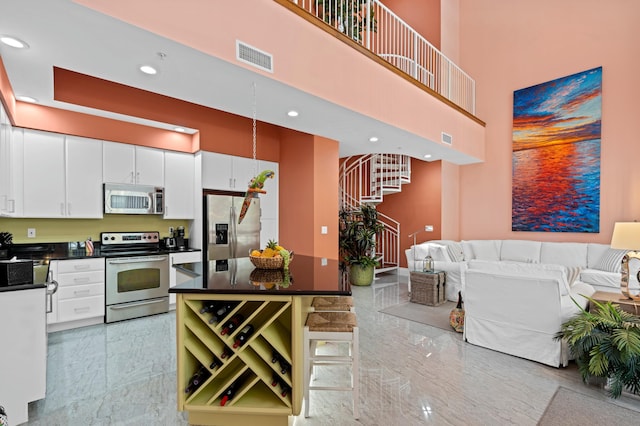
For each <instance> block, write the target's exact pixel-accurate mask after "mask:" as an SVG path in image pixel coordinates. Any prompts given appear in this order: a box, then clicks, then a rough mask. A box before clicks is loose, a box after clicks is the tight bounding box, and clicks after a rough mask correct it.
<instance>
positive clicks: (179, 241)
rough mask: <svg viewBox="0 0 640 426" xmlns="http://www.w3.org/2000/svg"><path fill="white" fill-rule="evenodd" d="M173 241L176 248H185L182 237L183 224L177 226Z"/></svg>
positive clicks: (185, 244)
mask: <svg viewBox="0 0 640 426" xmlns="http://www.w3.org/2000/svg"><path fill="white" fill-rule="evenodd" d="M175 242H176V246H177V247H178V250H186V248H187V242H186V241H185V239H184V226H178V232H177V236H176V239H175Z"/></svg>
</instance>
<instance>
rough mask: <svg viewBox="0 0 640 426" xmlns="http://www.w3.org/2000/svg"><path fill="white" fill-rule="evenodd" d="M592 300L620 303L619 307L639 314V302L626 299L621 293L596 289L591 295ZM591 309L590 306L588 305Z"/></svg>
mask: <svg viewBox="0 0 640 426" xmlns="http://www.w3.org/2000/svg"><path fill="white" fill-rule="evenodd" d="M591 298H592V299H593V300H595V301H596V302H600V303H606V302H612V303H614V304H616V305H620V309H622V310H623V311H625V312H629V313H630V314H634V315H640V302H638V301H636V300H632V299H627V298H626V297H625V296H624V295H623V294H622V293H619V292H618V293H613V292H608V291H596V292H595V293H593V296H591ZM589 309H591V306H590V307H589Z"/></svg>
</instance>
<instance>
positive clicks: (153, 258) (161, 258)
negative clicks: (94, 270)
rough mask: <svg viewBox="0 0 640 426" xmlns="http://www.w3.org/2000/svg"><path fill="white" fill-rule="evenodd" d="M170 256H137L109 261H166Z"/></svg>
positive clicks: (123, 262)
mask: <svg viewBox="0 0 640 426" xmlns="http://www.w3.org/2000/svg"><path fill="white" fill-rule="evenodd" d="M167 259H168V258H167V256H142V257H136V258H135V259H131V258H128V259H110V260H108V261H107V263H109V264H111V265H122V264H125V263H140V262H164V261H166V260H167Z"/></svg>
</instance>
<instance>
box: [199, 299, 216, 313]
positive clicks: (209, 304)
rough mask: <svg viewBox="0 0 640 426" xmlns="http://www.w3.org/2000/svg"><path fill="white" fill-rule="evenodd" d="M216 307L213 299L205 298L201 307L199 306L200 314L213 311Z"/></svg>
mask: <svg viewBox="0 0 640 426" xmlns="http://www.w3.org/2000/svg"><path fill="white" fill-rule="evenodd" d="M217 309H218V302H216V301H213V300H205V301H204V302H202V308H200V313H201V314H207V313H209V312H215V311H216V310H217Z"/></svg>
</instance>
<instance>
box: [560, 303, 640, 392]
mask: <svg viewBox="0 0 640 426" xmlns="http://www.w3.org/2000/svg"><path fill="white" fill-rule="evenodd" d="M589 301H590V304H591V311H590V312H587V311H586V310H584V309H582V308H581V312H580V313H579V314H577V315H576V316H574V317H573V318H571V319H570V320H569V321H567V322H565V323H564V324H562V328H561V330H560V331H559V332H558V334H557V335H556V339H566V341H567V343H568V345H569V348H570V349H571V351H572V353H573V354H574V355H575V357H576V363H577V364H578V369H579V371H580V374H581V375H582V379H583V380H584V381H585V382H587V381H588V380H589V378H591V377H600V378H603V379H606V380H607V383H608V392H609V395H610V396H612V397H613V398H618V397H619V396H620V395H621V394H622V391H623V390H627V391H629V392H631V393H633V394H636V395H639V394H640V317H637V316H635V315H633V314H630V313H628V312H625V311H623V310H622V309H621V308H620V306H619V305H616V304H613V303H611V302H606V303H600V302H597V301H595V300H593V299H591V298H589Z"/></svg>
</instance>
